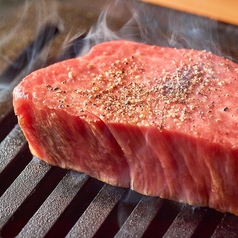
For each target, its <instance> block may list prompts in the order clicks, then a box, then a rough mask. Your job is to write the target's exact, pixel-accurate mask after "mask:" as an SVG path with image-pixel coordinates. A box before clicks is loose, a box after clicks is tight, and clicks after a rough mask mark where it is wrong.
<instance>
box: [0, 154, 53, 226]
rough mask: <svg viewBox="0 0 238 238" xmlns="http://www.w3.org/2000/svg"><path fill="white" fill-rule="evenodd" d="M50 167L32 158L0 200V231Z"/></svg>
mask: <svg viewBox="0 0 238 238" xmlns="http://www.w3.org/2000/svg"><path fill="white" fill-rule="evenodd" d="M49 169H50V165H48V164H46V163H43V162H41V161H39V160H38V159H37V158H35V157H34V158H33V159H32V160H31V162H30V163H29V164H28V165H27V166H26V168H25V169H24V170H23V171H22V173H21V174H20V175H19V176H18V177H17V178H16V180H15V181H14V182H13V183H12V185H11V186H10V187H9V188H8V189H7V190H6V192H5V193H4V194H3V195H2V196H1V198H0V229H1V228H2V227H3V226H4V225H5V223H6V222H7V221H8V219H9V218H10V217H11V216H12V215H13V213H14V212H15V211H16V210H17V209H18V208H19V207H20V206H21V204H22V202H23V201H24V200H25V199H26V198H27V197H28V196H29V195H30V194H31V192H32V191H33V190H34V188H35V187H36V185H37V184H38V183H39V182H40V180H41V179H42V178H43V177H44V175H45V174H46V173H47V171H48V170H49Z"/></svg>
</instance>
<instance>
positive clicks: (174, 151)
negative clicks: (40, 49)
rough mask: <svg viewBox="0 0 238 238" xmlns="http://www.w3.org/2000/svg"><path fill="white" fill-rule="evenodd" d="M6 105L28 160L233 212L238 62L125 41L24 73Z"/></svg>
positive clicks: (236, 200) (237, 181)
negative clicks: (26, 147) (36, 159)
mask: <svg viewBox="0 0 238 238" xmlns="http://www.w3.org/2000/svg"><path fill="white" fill-rule="evenodd" d="M13 96H14V108H15V113H16V115H17V116H18V120H19V124H20V126H21V128H22V130H23V132H24V134H25V136H26V138H27V140H28V142H29V146H30V149H31V151H32V153H33V154H34V155H36V156H37V157H39V158H40V159H42V160H44V161H46V162H47V163H50V164H52V165H56V166H60V167H62V168H67V169H72V170H76V171H81V172H84V173H87V174H89V175H91V176H92V177H95V178H97V179H100V180H102V181H104V182H106V183H109V184H112V185H117V186H123V187H129V188H131V189H133V190H135V191H137V192H139V193H142V194H146V195H153V196H160V197H162V198H167V199H172V200H176V201H180V202H184V203H188V204H191V205H196V206H209V207H211V208H215V209H217V210H219V211H222V212H231V213H234V214H236V215H238V189H237V187H238V126H237V124H238V65H236V64H235V63H233V62H231V61H229V60H227V59H224V58H221V57H218V56H215V55H213V54H211V53H208V52H205V51H196V50H187V49H170V48H162V47H159V46H150V45H144V44H139V43H135V42H128V41H112V42H105V43H102V44H99V45H97V46H95V47H93V48H92V50H91V51H90V52H89V53H88V54H87V55H86V56H83V57H80V58H76V59H71V60H67V61H64V62H60V63H56V64H54V65H51V66H49V67H47V68H44V69H40V70H38V71H36V72H33V73H32V74H30V75H29V76H27V77H26V78H25V79H24V80H23V81H22V82H21V83H20V84H19V85H18V86H17V87H16V88H15V90H14V92H13Z"/></svg>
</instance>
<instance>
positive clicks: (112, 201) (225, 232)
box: [0, 0, 238, 238]
mask: <svg viewBox="0 0 238 238" xmlns="http://www.w3.org/2000/svg"><path fill="white" fill-rule="evenodd" d="M88 2H91V1H88ZM113 2H115V1H103V0H101V1H98V2H97V5H96V6H95V5H93V4H94V3H95V1H92V3H87V4H86V3H85V2H84V1H81V3H80V4H76V2H75V1H69V3H68V5H67V7H68V8H67V9H68V12H70V13H72V12H73V11H75V8H76V7H75V6H77V8H76V11H79V10H80V9H81V10H80V11H81V12H84V10H85V9H84V8H86V10H87V11H88V12H90V13H93V14H94V15H93V14H91V16H92V15H93V16H94V17H90V19H91V22H90V23H87V24H89V25H90V24H92V22H93V21H94V20H95V19H97V16H98V15H97V14H98V6H100V4H102V5H103V6H106V5H107V4H109V3H113ZM122 2H124V1H122ZM59 4H60V6H61V5H62V4H63V2H61V1H59ZM140 6H142V8H144V9H146V12H147V14H150V16H153V17H156V18H157V26H156V27H157V28H156V29H155V32H154V34H155V35H154V36H153V37H152V38H151V39H149V38H148V39H147V41H148V43H153V42H154V43H159V44H161V45H165V46H166V45H168V46H177V47H180V46H181V45H183V46H184V47H193V48H197V49H199V48H203V47H204V44H202V43H201V42H200V43H201V44H198V45H194V44H195V43H197V42H198V41H199V40H201V38H202V39H203V43H204V42H205V43H206V42H210V43H207V44H206V46H207V47H208V48H209V50H211V51H213V52H214V53H217V54H225V55H229V56H230V57H232V59H233V60H234V61H237V60H238V56H237V54H238V45H237V44H236V41H237V36H238V29H237V27H235V26H232V25H228V24H224V23H220V22H215V21H211V20H208V19H204V18H200V17H198V16H194V15H188V14H185V13H182V12H177V11H173V10H171V9H165V8H162V7H158V6H153V5H149V4H145V3H141V4H140ZM62 8H64V9H66V8H65V5H63V7H62ZM82 9H83V10H82ZM140 9H141V8H140ZM99 10H100V9H99ZM68 12H67V11H66V10H65V12H64V14H65V15H64V14H62V16H61V17H62V18H64V17H65V19H64V20H65V21H66V23H65V24H66V25H67V21H69V19H68V18H67V17H68V15H67V13H68ZM85 12H86V11H85ZM29 14H30V13H29ZM166 17H167V18H166ZM81 18H82V16H81ZM185 18H187V19H192V20H193V21H195V20H196V22H197V24H198V25H196V27H197V28H199V30H200V31H201V34H202V37H200V36H199V37H197V35H196V34H195V36H194V35H191V30H192V29H191V25H190V24H191V21H188V20H187V21H184V20H183V19H185ZM120 20H121V19H120V17H119V18H118V16H116V19H115V22H117V23H118V22H119V23H118V24H119V25H120V24H121V22H120ZM168 20H170V21H172V23H173V27H174V29H172V30H175V28H176V27H178V29H179V26H180V24H181V23H183V24H185V25H183V26H184V30H183V31H182V32H181V31H180V32H179V34H177V35H174V37H173V38H172V37H170V40H168V35H170V36H171V32H170V30H169V29H168V28H167V24H168ZM122 22H123V21H122ZM85 24H86V23H85ZM176 24H178V25H176ZM208 26H209V27H208ZM87 27H88V26H87ZM87 27H85V29H86V31H87ZM137 27H138V26H137ZM138 28H139V27H138ZM140 28H142V31H143V25H142V26H140ZM70 30H71V29H65V31H61V30H60V27H59V24H55V23H52V22H47V23H46V24H45V25H43V26H42V28H41V30H40V31H39V33H38V34H37V36H36V37H35V39H34V40H33V42H32V43H30V44H29V46H28V47H26V49H24V50H23V51H22V53H20V55H19V56H18V57H17V56H16V57H15V58H16V60H15V61H14V62H13V64H10V65H9V66H8V67H7V68H6V69H5V70H3V71H2V73H1V75H0V84H3V83H4V84H8V85H7V87H4V88H3V89H1V90H0V236H1V237H15V236H17V237H118V238H119V237H193V238H195V237H213V238H218V237H229V238H230V237H238V218H237V217H236V216H234V215H231V214H222V213H219V212H217V211H214V210H213V209H209V208H195V207H191V206H188V205H185V204H181V203H177V202H172V201H169V200H165V199H160V198H157V197H148V196H142V195H140V194H138V193H136V192H133V191H131V190H129V189H124V188H117V187H113V186H110V185H107V184H104V183H102V182H100V181H98V180H95V179H93V178H91V177H89V176H87V175H85V174H81V173H76V172H73V171H67V170H63V169H60V168H57V167H52V166H50V165H48V164H46V163H44V162H42V161H40V160H38V159H37V158H35V157H32V155H31V154H30V151H29V149H28V145H27V142H26V140H25V138H24V136H23V134H22V132H21V130H20V128H19V126H18V125H17V120H16V117H15V115H14V112H13V107H12V90H13V88H14V87H15V85H16V84H17V83H19V82H20V80H21V79H22V78H23V77H24V76H25V75H27V74H28V73H29V72H31V71H32V70H34V69H37V68H39V67H42V66H45V65H47V64H50V63H51V62H56V61H59V60H63V59H66V58H70V57H75V56H76V55H77V54H78V53H79V52H80V50H81V48H82V47H83V45H84V44H85V43H89V42H87V40H86V38H85V35H82V34H81V35H80V36H78V37H75V38H74V40H73V41H72V42H71V43H70V44H69V45H67V47H65V48H64V51H62V52H61V54H56V53H55V51H53V52H54V53H53V54H49V55H48V56H47V59H44V60H42V52H43V53H44V50H45V48H46V47H50V49H54V48H57V47H56V46H55V45H54V44H56V45H57V41H56V42H54V40H55V39H58V42H59V41H61V40H60V39H63V38H65V37H66V35H67V34H68V32H69V31H70ZM193 31H194V28H193ZM82 32H83V31H82ZM76 33H77V32H75V34H76ZM156 34H157V35H156ZM137 36H138V35H137ZM155 36H156V37H155ZM57 37H58V38H57ZM60 37H61V38H60ZM139 37H141V35H139ZM194 37H195V38H194ZM154 39H160V41H157V40H156V41H155V40H154ZM211 39H212V42H211ZM52 41H53V43H52ZM51 44H52V45H51ZM195 46H196V47H195ZM218 46H219V47H218ZM57 49H58V48H57ZM16 65H18V66H19V65H20V66H19V67H16Z"/></svg>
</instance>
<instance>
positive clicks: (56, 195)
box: [17, 172, 88, 237]
mask: <svg viewBox="0 0 238 238" xmlns="http://www.w3.org/2000/svg"><path fill="white" fill-rule="evenodd" d="M87 179H88V176H87V175H85V174H77V175H76V174H75V173H73V172H68V173H67V174H66V176H65V177H64V178H63V179H62V180H61V181H60V183H59V184H58V186H57V187H56V188H55V189H54V190H53V192H52V193H51V194H50V196H49V197H48V198H47V199H46V200H45V202H44V203H43V205H42V206H41V207H40V208H39V209H38V211H37V212H36V213H35V214H34V216H33V217H32V218H31V219H30V221H29V222H28V223H27V225H26V226H25V227H24V228H23V229H22V231H21V232H20V233H19V235H18V236H17V237H44V236H45V235H46V233H47V232H48V231H49V229H50V228H51V226H52V225H53V224H54V223H55V222H56V220H57V219H58V218H59V216H60V215H61V213H62V212H63V211H64V209H65V208H66V207H67V206H68V205H69V203H70V202H71V201H72V199H73V198H74V196H75V195H76V194H77V192H78V191H79V190H80V188H81V187H82V186H83V185H84V183H85V182H86V181H87Z"/></svg>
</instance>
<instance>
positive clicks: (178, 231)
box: [163, 205, 204, 238]
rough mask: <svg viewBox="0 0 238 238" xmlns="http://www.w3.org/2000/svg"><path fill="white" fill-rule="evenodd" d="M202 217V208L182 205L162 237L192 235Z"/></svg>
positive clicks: (186, 237) (185, 237) (186, 236)
mask: <svg viewBox="0 0 238 238" xmlns="http://www.w3.org/2000/svg"><path fill="white" fill-rule="evenodd" d="M203 217H204V212H203V211H202V210H200V209H195V208H193V207H190V206H188V205H184V206H183V208H182V209H181V211H180V212H179V214H178V215H177V217H176V218H175V219H174V221H173V223H172V224H171V226H170V227H169V229H168V230H167V232H166V233H165V235H164V236H163V238H170V237H181V238H182V237H183V238H189V237H192V235H193V234H194V232H195V230H196V229H197V227H198V225H199V223H200V222H201V220H202V219H203Z"/></svg>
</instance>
